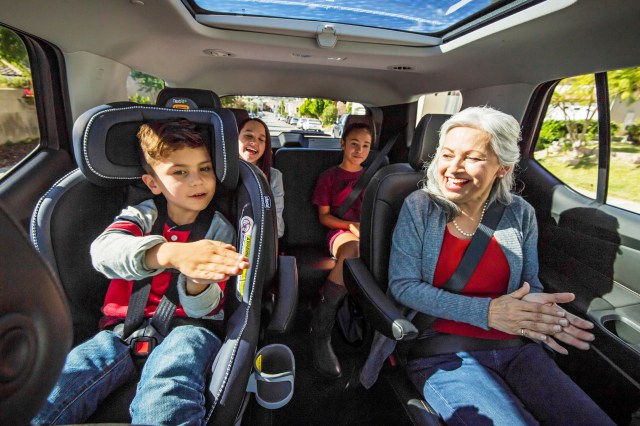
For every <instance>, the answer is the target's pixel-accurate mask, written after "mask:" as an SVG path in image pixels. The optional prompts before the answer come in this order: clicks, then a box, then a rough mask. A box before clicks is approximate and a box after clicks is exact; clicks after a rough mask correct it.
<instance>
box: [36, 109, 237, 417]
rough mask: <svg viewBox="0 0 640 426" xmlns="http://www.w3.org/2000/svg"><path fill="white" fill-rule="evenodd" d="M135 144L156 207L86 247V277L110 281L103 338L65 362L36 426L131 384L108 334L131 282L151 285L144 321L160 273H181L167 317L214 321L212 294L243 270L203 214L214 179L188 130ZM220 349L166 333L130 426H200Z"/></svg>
mask: <svg viewBox="0 0 640 426" xmlns="http://www.w3.org/2000/svg"><path fill="white" fill-rule="evenodd" d="M138 138H139V140H140V147H141V151H142V153H143V156H144V158H143V164H144V168H145V171H146V172H147V173H146V174H144V175H143V176H142V180H143V182H144V183H145V184H146V186H147V187H149V189H150V190H151V192H152V193H153V194H154V195H155V196H156V197H154V198H153V199H149V200H146V201H144V202H142V203H140V204H139V205H137V206H130V207H127V208H126V209H124V210H123V211H122V212H121V213H120V215H119V216H118V217H116V219H115V221H114V222H113V223H112V224H111V225H110V226H109V227H108V228H107V229H106V230H105V231H104V232H103V233H102V234H101V235H100V236H99V237H98V238H97V239H96V240H95V241H94V242H93V244H92V245H91V256H92V262H93V265H94V267H95V268H96V270H98V271H99V272H101V273H103V274H104V275H106V276H107V277H108V278H112V281H111V284H110V285H109V288H108V290H107V294H106V297H105V302H104V306H103V308H102V309H103V313H104V315H105V316H104V318H103V320H102V321H101V324H100V326H101V328H102V329H103V331H101V332H100V333H98V334H97V335H96V336H94V337H93V338H92V339H89V340H88V341H86V342H84V343H82V344H81V345H79V346H77V347H76V348H74V349H73V350H72V351H71V352H70V353H69V355H68V357H67V360H66V363H65V366H64V368H63V371H62V374H61V376H60V378H59V379H58V383H57V384H56V386H55V387H54V389H53V391H52V392H51V394H50V395H49V398H48V400H47V402H46V403H45V405H44V407H43V408H42V410H41V412H40V413H39V414H38V415H37V416H36V417H35V418H34V420H33V422H34V423H37V424H39V423H45V424H59V423H63V424H70V423H81V422H83V421H84V420H86V419H87V418H88V417H89V416H90V415H91V414H92V413H93V412H94V411H95V410H96V408H97V406H98V404H99V403H100V402H101V401H102V400H103V399H104V398H106V397H107V396H108V395H109V394H110V393H111V392H113V391H114V390H115V389H117V388H118V387H120V386H121V385H122V384H124V383H126V382H129V381H131V380H133V379H134V378H135V376H136V367H135V364H134V360H133V358H132V355H131V350H130V347H129V345H128V344H127V343H126V342H124V341H123V338H121V336H120V335H119V334H117V333H116V332H114V331H111V330H110V329H112V328H113V327H114V326H116V325H117V324H119V323H120V324H121V323H122V322H124V319H125V317H126V314H127V309H128V305H129V297H130V295H131V292H132V287H133V281H132V280H142V279H145V278H147V277H153V278H152V279H151V290H150V293H149V297H148V300H147V303H146V306H145V308H144V317H145V318H148V317H152V316H153V314H154V313H155V311H156V309H157V308H158V305H159V303H160V300H161V299H162V296H163V295H164V293H165V291H167V287H168V285H169V283H170V281H171V280H172V278H174V276H173V275H174V274H172V272H169V271H167V269H168V268H173V269H174V270H177V271H179V272H180V276H179V277H178V279H177V286H178V298H179V301H180V305H179V306H178V307H177V309H176V311H175V314H174V316H175V317H184V316H185V315H186V316H190V317H196V318H200V317H203V316H205V315H210V316H211V315H213V316H214V318H215V317H219V316H220V315H221V309H222V302H223V301H222V300H221V297H222V291H221V288H220V285H222V284H223V283H222V282H223V281H226V280H227V279H228V278H229V277H230V276H231V275H237V274H238V273H240V271H241V270H242V269H246V268H248V266H249V264H248V260H247V258H246V257H244V256H242V255H241V254H238V253H236V251H235V249H234V247H233V246H232V245H231V244H230V243H232V242H233V240H234V236H235V231H234V228H233V226H232V225H231V224H230V223H229V222H228V221H227V220H226V219H225V218H224V217H223V216H222V215H221V214H220V213H218V212H215V213H214V214H213V219H211V215H210V214H208V213H207V212H211V209H207V207H209V204H210V202H211V200H212V199H213V196H214V194H215V191H216V177H215V173H214V169H213V163H212V160H211V155H210V153H209V151H208V150H207V148H206V144H205V143H204V141H203V139H202V137H201V135H200V134H199V133H198V132H197V131H196V130H195V125H193V124H192V123H191V122H189V121H188V120H185V119H181V120H175V121H157V122H153V123H150V124H144V125H142V126H141V127H140V131H139V132H138ZM205 210H207V212H205ZM203 217H205V218H206V221H207V223H206V228H204V229H208V232H207V233H206V236H205V239H201V240H199V241H194V242H187V241H188V239H189V234H190V232H191V231H192V230H193V229H195V226H200V228H202V225H203V224H202V223H201V222H202V218H203ZM162 221H164V223H161V222H162ZM156 222H158V223H156ZM218 283H220V285H219V284H218ZM105 328H106V329H105ZM116 329H117V328H116ZM127 337H128V336H124V338H125V339H126V338H127ZM220 345H221V343H220V339H218V337H217V336H216V335H215V334H214V333H213V332H212V331H210V330H208V329H207V328H204V327H198V326H194V325H181V326H177V327H175V328H173V329H172V330H171V331H170V332H169V334H168V335H167V336H166V337H165V339H164V340H163V341H162V343H160V344H159V345H158V346H157V347H156V348H155V349H153V351H152V352H151V354H150V355H149V357H148V359H147V361H146V363H145V365H144V368H143V369H142V375H141V378H140V381H139V383H138V387H137V391H136V395H135V398H134V399H133V401H132V403H131V406H130V414H131V417H132V423H134V424H202V423H204V418H205V414H206V411H205V396H204V389H205V377H206V373H207V371H208V370H209V368H210V367H211V364H212V363H213V360H214V358H215V356H216V354H217V352H218V350H219V349H220Z"/></svg>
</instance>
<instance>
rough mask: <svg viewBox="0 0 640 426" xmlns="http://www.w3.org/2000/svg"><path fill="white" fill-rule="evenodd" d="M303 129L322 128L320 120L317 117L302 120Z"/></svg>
mask: <svg viewBox="0 0 640 426" xmlns="http://www.w3.org/2000/svg"><path fill="white" fill-rule="evenodd" d="M302 129H303V130H322V122H320V120H318V119H317V118H308V119H305V120H304V121H303V122H302Z"/></svg>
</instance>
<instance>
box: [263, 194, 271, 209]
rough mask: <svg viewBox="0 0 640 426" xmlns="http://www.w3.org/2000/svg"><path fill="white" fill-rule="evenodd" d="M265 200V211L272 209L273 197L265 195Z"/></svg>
mask: <svg viewBox="0 0 640 426" xmlns="http://www.w3.org/2000/svg"><path fill="white" fill-rule="evenodd" d="M262 199H263V200H264V203H263V204H264V208H265V209H270V208H271V197H269V196H268V195H265V196H264V197H263V198H262Z"/></svg>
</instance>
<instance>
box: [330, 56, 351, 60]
mask: <svg viewBox="0 0 640 426" xmlns="http://www.w3.org/2000/svg"><path fill="white" fill-rule="evenodd" d="M327 59H328V60H330V61H345V60H346V59H347V57H346V56H331V57H329V58H327Z"/></svg>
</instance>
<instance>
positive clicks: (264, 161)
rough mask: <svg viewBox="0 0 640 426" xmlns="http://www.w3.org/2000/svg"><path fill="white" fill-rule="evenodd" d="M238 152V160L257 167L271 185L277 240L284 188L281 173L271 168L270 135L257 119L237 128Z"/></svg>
mask: <svg viewBox="0 0 640 426" xmlns="http://www.w3.org/2000/svg"><path fill="white" fill-rule="evenodd" d="M238 139H239V140H238V143H239V146H238V150H239V152H240V158H242V159H243V160H245V161H247V162H249V163H251V164H253V165H256V166H258V168H260V170H262V172H263V173H264V174H265V176H266V177H267V179H268V180H269V183H270V185H271V192H272V193H273V198H274V202H275V205H276V214H277V216H278V238H280V237H282V236H283V235H284V219H283V218H282V212H283V211H284V186H283V185H282V173H281V172H280V170H278V169H274V168H273V167H271V163H272V161H271V158H272V155H271V135H270V134H269V127H267V125H266V124H265V122H264V121H262V120H260V119H259V118H248V119H246V120H244V121H243V122H242V123H240V125H239V126H238Z"/></svg>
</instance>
